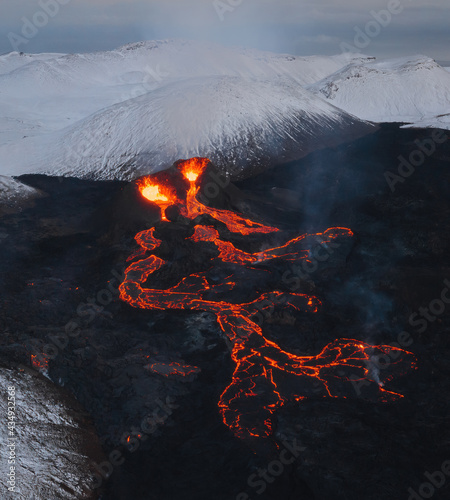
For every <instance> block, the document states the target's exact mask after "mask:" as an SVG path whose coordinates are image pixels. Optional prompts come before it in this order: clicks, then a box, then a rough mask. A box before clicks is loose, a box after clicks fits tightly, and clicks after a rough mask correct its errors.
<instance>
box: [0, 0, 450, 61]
mask: <svg viewBox="0 0 450 500" xmlns="http://www.w3.org/2000/svg"><path fill="white" fill-rule="evenodd" d="M233 4H234V6H233ZM44 5H47V9H51V13H52V15H47V14H45V12H43V6H44ZM388 8H390V10H391V12H390V13H389V14H387V9H388ZM381 10H383V11H385V12H384V13H383V15H382V16H381V18H379V20H378V21H376V20H375V19H374V17H373V13H374V12H375V13H376V12H380V11H381ZM389 17H391V19H389ZM380 19H381V21H380ZM369 22H370V23H369ZM367 23H369V24H367ZM33 24H34V25H35V26H32V25H33ZM382 24H384V26H382ZM36 25H37V26H36ZM24 27H25V28H24ZM449 28H450V0H335V1H330V0H142V1H141V0H0V32H1V37H0V53H5V52H10V51H11V50H14V49H18V50H21V51H23V52H90V51H95V50H108V49H113V48H116V47H118V46H120V45H123V44H125V43H129V42H134V41H139V40H150V39H161V38H190V39H205V40H212V41H216V42H221V43H225V44H227V45H240V46H250V47H256V48H260V49H265V50H273V51H277V52H288V53H294V54H300V55H311V54H337V53H340V52H342V50H344V49H343V47H346V49H349V46H351V47H354V48H355V49H358V51H360V52H363V53H366V54H371V55H377V56H380V57H388V56H399V55H411V54H417V53H422V54H426V55H428V56H431V57H433V58H435V59H437V60H440V61H450V29H449ZM358 30H360V31H358ZM366 31H368V32H369V33H368V34H367V33H366ZM357 32H358V33H359V38H357V39H356V41H355V35H356V34H357ZM361 33H362V34H361ZM343 43H345V44H347V45H342V44H343ZM352 50H353V49H352Z"/></svg>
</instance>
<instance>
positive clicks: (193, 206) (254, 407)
mask: <svg viewBox="0 0 450 500" xmlns="http://www.w3.org/2000/svg"><path fill="white" fill-rule="evenodd" d="M209 163H210V162H209V160H207V159H205V158H193V159H191V160H187V161H182V162H178V163H177V164H176V165H177V168H178V171H179V173H180V174H181V176H182V177H183V180H182V182H179V183H178V185H175V184H176V183H173V182H171V179H170V177H169V176H168V175H167V174H166V173H164V172H159V173H157V174H155V175H152V176H149V177H146V178H144V179H142V180H141V181H140V182H139V190H140V192H141V194H142V196H143V197H145V198H147V199H148V200H149V201H151V202H153V203H156V204H157V205H158V206H159V207H160V209H161V214H162V219H163V220H167V218H166V216H165V210H166V209H167V208H168V207H169V206H171V205H177V206H178V208H179V210H180V213H181V214H182V215H183V216H184V217H186V218H188V219H191V220H194V219H195V218H196V217H198V216H199V215H209V216H211V217H212V218H213V219H215V220H216V221H219V222H221V223H223V224H225V225H226V227H227V228H228V230H229V231H230V232H232V233H239V234H241V235H244V236H245V235H250V234H271V233H276V232H277V231H279V230H278V229H277V228H275V227H269V226H265V225H263V224H261V223H258V222H254V221H252V220H249V219H245V218H243V217H241V216H240V215H237V214H235V213H234V212H231V211H228V210H219V209H214V208H211V207H207V206H205V205H203V204H202V203H201V202H200V201H198V199H197V195H198V193H199V190H200V186H201V180H202V175H203V173H204V172H205V170H206V168H207V167H208V165H209ZM219 226H220V225H219ZM155 233H156V228H155V227H153V228H151V229H148V230H145V231H142V232H140V233H138V234H137V235H136V237H135V239H136V242H137V243H138V244H139V246H140V248H141V250H140V252H138V253H136V254H133V255H132V256H131V257H130V258H129V259H128V260H129V261H134V262H132V263H131V264H130V266H129V267H128V268H127V270H126V271H125V279H124V281H123V283H122V284H121V286H120V297H121V299H122V300H124V301H125V302H127V303H129V304H130V305H131V306H133V307H136V308H142V309H160V310H165V309H185V310H201V311H209V312H213V313H214V314H216V316H217V321H218V323H219V325H220V327H221V329H222V331H223V333H224V334H225V335H226V336H227V338H228V340H229V341H230V343H231V345H232V355H231V356H232V359H233V362H234V363H235V370H234V373H233V376H232V381H231V383H230V384H229V386H228V387H227V388H226V389H225V390H224V392H223V393H222V395H221V397H220V401H219V408H220V411H221V414H222V417H223V421H224V423H225V424H226V425H227V426H228V427H229V428H230V429H231V430H232V431H233V432H234V434H235V435H236V436H238V437H241V438H252V437H253V438H255V437H269V436H270V435H271V434H272V432H273V427H274V417H275V412H276V410H277V409H279V408H280V407H281V406H283V405H284V404H285V403H286V402H288V401H300V400H302V399H304V398H306V397H308V396H311V395H323V396H327V397H348V396H350V395H351V394H352V393H353V392H354V387H353V384H354V383H355V382H357V381H358V380H360V381H361V380H367V381H368V383H371V384H372V385H373V388H374V392H375V393H376V395H377V398H378V399H380V400H381V401H392V400H395V399H398V398H400V397H402V396H401V395H400V394H397V393H395V392H390V391H388V390H387V389H386V388H385V387H384V384H385V383H386V382H387V381H389V380H391V379H392V378H393V376H394V373H395V374H397V375H399V374H402V373H404V372H405V371H407V370H408V369H410V368H413V367H414V366H415V361H414V358H413V356H412V355H411V354H410V353H408V352H406V351H403V350H402V349H399V348H395V347H391V346H370V345H368V344H365V343H363V342H361V341H358V340H352V339H339V340H336V341H334V342H332V343H330V344H328V345H327V346H325V347H324V348H323V350H322V351H321V352H320V353H319V354H317V355H315V356H299V355H297V354H291V353H289V352H286V351H284V350H283V349H281V348H280V346H278V345H277V344H276V343H275V342H273V341H271V340H269V339H267V338H265V337H264V334H263V331H262V328H261V327H260V326H259V325H258V324H257V323H256V321H254V320H253V319H252V318H253V317H254V316H255V314H256V313H258V312H261V311H264V310H268V309H269V308H270V307H271V305H272V304H275V305H276V306H277V307H282V308H283V309H284V310H287V311H289V310H291V311H304V312H310V313H315V312H317V310H318V309H319V307H320V306H321V302H320V300H318V299H317V298H316V297H314V296H308V295H304V294H297V293H283V292H280V291H272V292H269V293H263V294H261V295H260V296H259V297H258V298H257V299H256V300H254V301H252V302H249V303H239V304H235V303H230V302H228V301H223V300H220V294H222V293H224V292H230V291H232V290H233V289H234V288H235V287H236V285H237V283H236V281H235V280H234V279H233V276H229V277H228V278H227V279H226V280H224V281H223V282H222V283H217V282H215V281H214V280H212V279H211V278H210V275H209V272H208V271H204V272H200V273H195V274H190V275H189V276H186V277H184V278H183V279H182V280H181V281H179V283H177V284H176V285H175V286H172V287H171V288H168V289H157V288H150V287H148V285H147V281H148V280H149V278H151V276H152V275H153V274H154V273H155V272H156V271H158V270H159V269H161V268H163V267H164V266H166V265H167V262H166V261H165V260H163V259H162V258H160V257H158V256H157V255H155V253H154V252H155V251H157V250H158V248H159V247H160V245H161V243H162V241H161V240H159V239H158V238H157V237H156V236H155ZM352 236H353V233H352V232H351V231H350V230H349V229H345V228H330V229H327V230H326V231H325V232H323V233H319V234H316V235H301V236H298V237H296V238H293V239H291V240H288V241H287V242H286V243H285V244H283V245H281V246H279V247H274V248H269V249H266V250H264V251H261V252H259V253H257V254H252V253H248V252H244V251H242V250H240V249H238V248H236V247H235V246H234V245H233V244H232V243H231V242H227V241H224V240H223V239H222V238H221V235H220V230H219V229H218V228H217V227H213V226H212V225H209V226H204V225H195V227H194V233H193V235H192V236H191V237H190V238H189V240H191V241H192V242H194V243H198V244H200V243H202V242H209V243H212V244H214V245H215V246H216V248H217V250H218V256H217V257H216V258H215V259H213V260H212V261H211V262H210V263H208V264H209V265H213V266H214V265H220V263H224V262H225V263H233V264H236V265H238V266H246V267H248V268H250V269H251V268H252V265H255V264H256V263H261V262H265V263H266V262H270V261H275V260H282V261H291V262H292V261H300V260H303V259H306V260H308V258H309V252H308V247H307V243H308V241H309V239H310V238H314V241H315V243H316V242H317V240H320V241H321V242H322V243H324V244H325V243H327V244H328V243H330V242H331V241H333V240H335V239H338V238H340V239H343V238H351V237H352ZM377 355H379V356H390V357H391V358H392V360H393V361H392V363H391V364H390V367H389V370H384V371H383V372H382V373H380V374H378V377H379V378H378V377H377V380H374V377H373V376H372V372H373V362H372V359H373V357H374V356H377ZM176 371H177V370H175V371H174V373H175V372H176Z"/></svg>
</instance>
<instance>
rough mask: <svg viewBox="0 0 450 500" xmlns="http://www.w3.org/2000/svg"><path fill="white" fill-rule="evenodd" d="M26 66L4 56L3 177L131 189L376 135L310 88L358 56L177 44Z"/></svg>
mask: <svg viewBox="0 0 450 500" xmlns="http://www.w3.org/2000/svg"><path fill="white" fill-rule="evenodd" d="M24 58H26V56H24V55H20V54H17V53H14V54H9V55H7V56H2V58H0V72H1V73H2V74H0V157H1V158H2V159H3V160H4V161H3V162H2V166H1V167H0V173H3V174H8V175H19V174H22V173H31V172H47V173H52V174H58V175H73V176H82V177H95V178H104V179H111V178H120V179H129V178H133V177H136V176H137V175H141V174H143V173H149V172H150V171H154V170H159V169H162V168H165V167H167V166H168V165H170V164H171V163H173V161H175V160H177V159H179V158H186V157H189V156H193V155H196V154H201V155H205V156H210V157H211V158H212V159H214V160H216V161H217V162H218V163H219V164H220V165H225V164H226V165H229V166H230V171H232V172H233V173H235V174H237V173H240V172H242V171H243V170H246V169H249V168H250V167H251V168H253V167H254V166H256V165H257V166H259V167H261V166H263V165H267V164H273V163H275V162H279V161H283V160H285V159H292V158H295V157H300V156H302V155H304V154H307V153H309V152H310V151H312V150H314V149H317V148H321V147H327V146H331V145H334V144H337V143H340V142H343V141H346V140H351V139H352V138H354V137H358V136H360V135H363V134H365V133H370V132H371V131H373V130H374V129H373V127H372V126H371V125H369V124H367V123H365V122H361V121H360V120H358V119H356V118H354V117H351V116H349V115H348V114H347V113H345V112H343V111H340V110H337V109H336V108H334V107H333V106H330V105H329V104H327V103H325V102H324V101H323V100H322V99H320V98H317V97H316V96H314V95H313V94H311V93H310V92H308V91H306V90H305V89H304V88H303V85H306V84H310V83H313V82H315V81H317V80H320V79H321V78H323V77H324V76H326V75H328V74H330V73H332V72H334V71H336V70H337V69H339V68H341V67H342V66H345V65H347V64H348V63H349V62H351V61H355V62H356V61H358V62H363V61H367V60H368V58H366V57H365V56H361V55H348V54H342V55H339V56H334V57H325V56H324V57H309V58H304V57H303V58H300V57H295V56H288V55H280V54H272V53H267V52H260V51H256V50H246V49H230V48H225V47H221V46H217V45H213V44H205V43H201V42H184V41H174V40H172V41H162V42H142V43H137V44H131V45H127V46H124V47H121V48H119V49H117V50H114V51H110V52H97V53H93V54H73V55H62V56H61V55H59V54H56V55H54V57H52V56H51V55H48V54H44V55H40V56H31V57H30V58H29V62H28V63H23V61H24ZM8 65H9V67H10V68H11V71H8Z"/></svg>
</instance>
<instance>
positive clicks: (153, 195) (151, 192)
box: [142, 186, 169, 201]
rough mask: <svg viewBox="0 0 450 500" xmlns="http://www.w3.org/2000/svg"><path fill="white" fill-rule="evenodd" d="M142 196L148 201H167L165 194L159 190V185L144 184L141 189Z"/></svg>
mask: <svg viewBox="0 0 450 500" xmlns="http://www.w3.org/2000/svg"><path fill="white" fill-rule="evenodd" d="M142 196H143V197H144V198H147V200H150V201H169V198H167V196H164V195H163V194H161V193H160V192H159V186H146V187H144V188H143V189H142Z"/></svg>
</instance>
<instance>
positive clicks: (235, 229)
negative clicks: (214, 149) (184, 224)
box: [139, 158, 278, 235]
mask: <svg viewBox="0 0 450 500" xmlns="http://www.w3.org/2000/svg"><path fill="white" fill-rule="evenodd" d="M209 164H210V161H209V160H208V159H206V158H192V159H191V160H187V161H185V162H182V163H181V164H180V165H179V166H178V168H179V170H180V172H181V173H182V174H183V176H184V178H185V179H186V180H187V181H189V184H190V187H189V190H188V191H187V194H186V200H185V201H184V200H180V199H179V198H178V196H177V194H176V190H175V189H174V188H173V187H172V186H168V185H167V184H161V183H159V184H156V183H155V180H154V178H152V176H148V177H144V178H142V179H141V180H140V181H139V190H140V192H141V194H142V196H144V198H147V199H148V200H150V201H152V202H153V203H156V204H157V205H158V206H159V207H160V209H161V214H162V219H163V220H167V219H166V217H165V214H164V211H165V210H166V208H167V207H169V206H170V205H177V206H178V207H179V208H180V212H181V214H182V215H183V216H184V217H187V218H189V219H195V218H196V217H198V216H199V215H210V216H211V217H213V218H214V219H216V220H218V221H220V222H223V223H224V224H225V225H226V226H227V228H228V229H229V230H230V231H231V232H232V233H240V234H243V235H248V234H252V233H261V234H268V233H274V232H276V231H278V228H276V227H269V226H265V225H264V224H260V223H258V222H254V221H252V220H250V219H245V218H243V217H241V216H240V215H237V214H235V213H234V212H231V211H229V210H220V209H217V208H211V207H208V206H206V205H204V204H203V203H201V202H200V201H199V200H198V195H199V194H200V190H201V182H199V181H200V180H201V176H202V174H203V173H204V172H205V170H206V168H207V167H208V165H209ZM149 187H150V190H149ZM149 194H150V196H149Z"/></svg>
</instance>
